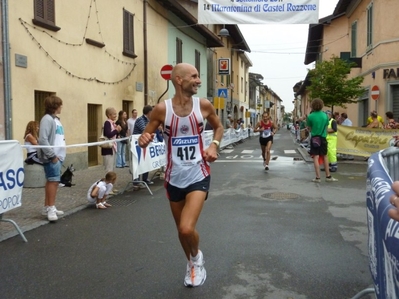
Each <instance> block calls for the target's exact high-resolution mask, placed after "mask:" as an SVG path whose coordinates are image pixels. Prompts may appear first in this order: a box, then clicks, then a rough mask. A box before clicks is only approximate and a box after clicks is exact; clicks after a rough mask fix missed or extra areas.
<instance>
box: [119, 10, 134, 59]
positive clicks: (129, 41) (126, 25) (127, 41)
mask: <svg viewBox="0 0 399 299" xmlns="http://www.w3.org/2000/svg"><path fill="white" fill-rule="evenodd" d="M122 54H123V55H125V56H128V57H131V58H136V57H137V55H136V54H135V53H134V15H133V14H132V13H130V12H128V11H127V10H125V9H124V10H123V52H122Z"/></svg>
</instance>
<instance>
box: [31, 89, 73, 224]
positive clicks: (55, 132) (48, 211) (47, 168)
mask: <svg viewBox="0 0 399 299" xmlns="http://www.w3.org/2000/svg"><path fill="white" fill-rule="evenodd" d="M44 109H45V112H46V114H45V115H44V116H43V117H42V119H41V121H40V129H39V145H45V146H54V147H43V148H39V149H38V157H39V158H40V160H41V161H42V162H43V167H44V173H45V176H46V185H45V187H44V192H45V196H44V207H43V210H42V214H43V215H44V216H47V219H48V220H49V221H56V220H58V216H61V215H63V214H64V212H63V211H59V210H57V208H56V207H55V199H56V196H57V190H58V184H59V182H60V180H61V167H62V163H63V161H64V160H65V156H66V148H65V135H64V127H63V126H62V124H61V122H60V120H59V119H58V117H57V115H58V114H60V113H61V109H62V100H61V99H60V98H59V97H57V96H55V95H51V96H48V97H47V98H46V99H45V100H44Z"/></svg>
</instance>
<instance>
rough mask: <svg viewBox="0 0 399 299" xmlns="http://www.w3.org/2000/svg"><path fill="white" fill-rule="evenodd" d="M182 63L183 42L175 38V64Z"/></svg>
mask: <svg viewBox="0 0 399 299" xmlns="http://www.w3.org/2000/svg"><path fill="white" fill-rule="evenodd" d="M182 62H183V41H182V40H181V39H180V38H178V37H176V64H178V63H182Z"/></svg>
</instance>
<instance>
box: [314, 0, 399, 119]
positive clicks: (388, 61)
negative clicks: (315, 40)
mask: <svg viewBox="0 0 399 299" xmlns="http://www.w3.org/2000/svg"><path fill="white" fill-rule="evenodd" d="M371 4H372V5H373V33H372V45H371V46H370V47H368V46H367V9H368V7H369V6H370V5H371ZM397 11H399V2H398V1H393V0H389V1H383V0H374V1H368V0H367V1H366V0H363V1H352V3H351V4H350V5H349V9H348V10H347V12H346V14H345V15H344V16H342V17H340V18H336V19H333V20H332V22H331V24H330V25H325V26H324V35H323V42H322V44H323V46H322V49H323V56H322V57H323V60H326V59H329V58H330V56H327V53H331V54H334V55H336V56H338V57H339V54H340V52H350V51H351V37H352V32H351V28H352V24H354V23H356V24H357V38H356V57H361V58H362V67H361V68H352V69H351V73H350V75H349V78H352V77H354V76H362V77H363V78H364V81H363V86H364V88H365V89H366V92H365V95H364V96H363V97H361V98H360V99H359V102H358V103H356V104H350V105H348V106H347V108H346V109H345V108H342V107H336V108H335V109H334V110H335V111H339V112H344V111H345V112H347V114H348V116H349V118H350V119H351V120H352V122H353V124H354V126H362V125H364V124H365V122H366V118H367V117H368V115H369V113H370V111H372V110H377V112H378V114H379V115H381V116H382V117H383V118H384V120H385V112H387V111H393V112H394V117H395V119H397V120H398V119H399V96H398V92H399V56H398V54H397V53H398V51H397V49H398V47H399V32H398V31H397V24H396V21H395V20H396V15H397ZM327 48H328V49H327ZM373 86H378V88H379V90H380V95H379V99H378V100H373V99H372V98H371V95H370V91H371V88H372V87H373ZM395 96H396V97H395Z"/></svg>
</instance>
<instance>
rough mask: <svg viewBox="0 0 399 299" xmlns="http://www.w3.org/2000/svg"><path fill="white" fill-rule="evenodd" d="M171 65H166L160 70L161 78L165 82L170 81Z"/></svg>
mask: <svg viewBox="0 0 399 299" xmlns="http://www.w3.org/2000/svg"><path fill="white" fill-rule="evenodd" d="M172 70H173V65H171V64H166V65H164V66H163V67H162V68H161V77H162V78H164V79H165V80H170V79H171V77H172Z"/></svg>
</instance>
